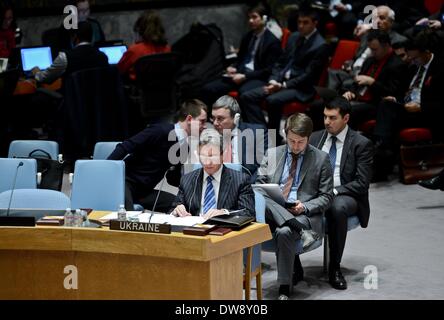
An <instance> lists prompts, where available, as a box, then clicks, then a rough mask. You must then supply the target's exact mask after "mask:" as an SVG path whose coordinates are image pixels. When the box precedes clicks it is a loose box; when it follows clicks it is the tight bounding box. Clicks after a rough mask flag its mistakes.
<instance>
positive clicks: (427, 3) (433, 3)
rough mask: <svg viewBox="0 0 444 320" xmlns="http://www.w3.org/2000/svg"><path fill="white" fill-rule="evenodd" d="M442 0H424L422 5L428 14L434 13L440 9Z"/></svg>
mask: <svg viewBox="0 0 444 320" xmlns="http://www.w3.org/2000/svg"><path fill="white" fill-rule="evenodd" d="M442 5H444V0H424V7H425V8H426V9H427V11H428V12H429V13H430V14H434V13H437V12H439V10H441V7H442Z"/></svg>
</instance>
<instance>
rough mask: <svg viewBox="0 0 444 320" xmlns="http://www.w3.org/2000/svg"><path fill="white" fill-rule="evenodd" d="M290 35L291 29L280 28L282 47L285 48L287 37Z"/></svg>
mask: <svg viewBox="0 0 444 320" xmlns="http://www.w3.org/2000/svg"><path fill="white" fill-rule="evenodd" d="M290 35H291V31H290V30H289V29H288V28H282V39H281V46H282V49H285V47H286V46H287V43H288V38H289V37H290Z"/></svg>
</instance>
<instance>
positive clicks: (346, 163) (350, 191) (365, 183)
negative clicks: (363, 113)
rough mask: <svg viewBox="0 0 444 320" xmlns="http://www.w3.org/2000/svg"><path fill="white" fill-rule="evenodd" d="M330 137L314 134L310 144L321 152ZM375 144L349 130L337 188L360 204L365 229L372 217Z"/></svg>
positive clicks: (359, 214) (339, 193) (321, 131)
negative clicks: (369, 198)
mask: <svg viewBox="0 0 444 320" xmlns="http://www.w3.org/2000/svg"><path fill="white" fill-rule="evenodd" d="M327 137H328V133H327V131H326V130H320V131H316V132H313V134H312V135H311V137H310V144H311V145H312V146H314V147H316V148H318V149H319V150H322V146H323V145H324V143H325V140H326V139H327ZM372 164H373V144H372V142H371V141H370V140H369V139H367V138H366V137H364V136H362V135H360V134H359V133H357V132H356V131H354V130H352V129H351V128H349V129H348V132H347V135H346V137H345V141H344V146H343V149H342V156H341V164H340V179H341V185H340V186H338V187H336V191H337V192H338V194H337V195H347V196H351V197H353V198H354V199H355V200H356V202H357V203H358V211H357V212H356V215H357V216H358V217H359V221H360V223H361V226H362V227H363V228H366V227H367V224H368V220H369V216H370V204H369V201H368V188H369V185H370V181H371V176H372Z"/></svg>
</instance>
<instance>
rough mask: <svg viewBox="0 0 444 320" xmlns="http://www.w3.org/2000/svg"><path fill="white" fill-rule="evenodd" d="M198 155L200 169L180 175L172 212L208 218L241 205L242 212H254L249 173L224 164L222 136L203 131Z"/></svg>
mask: <svg viewBox="0 0 444 320" xmlns="http://www.w3.org/2000/svg"><path fill="white" fill-rule="evenodd" d="M199 159H200V162H201V164H202V169H200V170H194V171H192V172H190V173H188V174H186V175H184V176H183V177H182V179H181V180H180V186H179V193H178V194H177V197H176V200H175V201H174V203H173V205H172V208H174V209H173V210H172V211H171V213H172V214H173V215H176V216H179V217H185V216H190V215H194V216H197V215H201V216H203V217H205V218H206V219H209V218H211V217H215V216H219V215H223V214H228V212H229V211H233V210H242V209H244V211H243V213H242V214H245V215H250V216H254V215H255V212H254V193H253V189H252V188H251V185H250V183H249V177H248V176H247V175H246V174H244V173H242V172H237V171H235V170H232V169H229V168H227V167H225V166H224V165H223V139H222V136H221V135H220V134H219V133H218V132H217V131H216V130H213V129H207V130H204V131H203V132H202V134H201V137H200V141H199Z"/></svg>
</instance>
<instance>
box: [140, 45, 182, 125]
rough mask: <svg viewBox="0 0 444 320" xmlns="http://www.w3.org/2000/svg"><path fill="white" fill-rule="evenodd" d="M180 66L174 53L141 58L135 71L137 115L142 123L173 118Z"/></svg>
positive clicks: (177, 98)
mask: <svg viewBox="0 0 444 320" xmlns="http://www.w3.org/2000/svg"><path fill="white" fill-rule="evenodd" d="M180 66H181V61H180V56H179V54H177V53H173V52H170V53H159V54H152V55H147V56H144V57H141V58H140V59H138V60H137V62H136V64H135V66H134V68H135V71H136V87H137V89H138V92H139V96H138V99H137V100H138V103H139V106H140V113H141V115H142V117H144V118H145V119H147V120H149V119H153V118H160V117H168V116H172V115H173V114H174V112H175V111H176V108H177V106H178V100H179V88H178V85H177V83H176V75H177V72H178V71H179V68H180Z"/></svg>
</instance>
